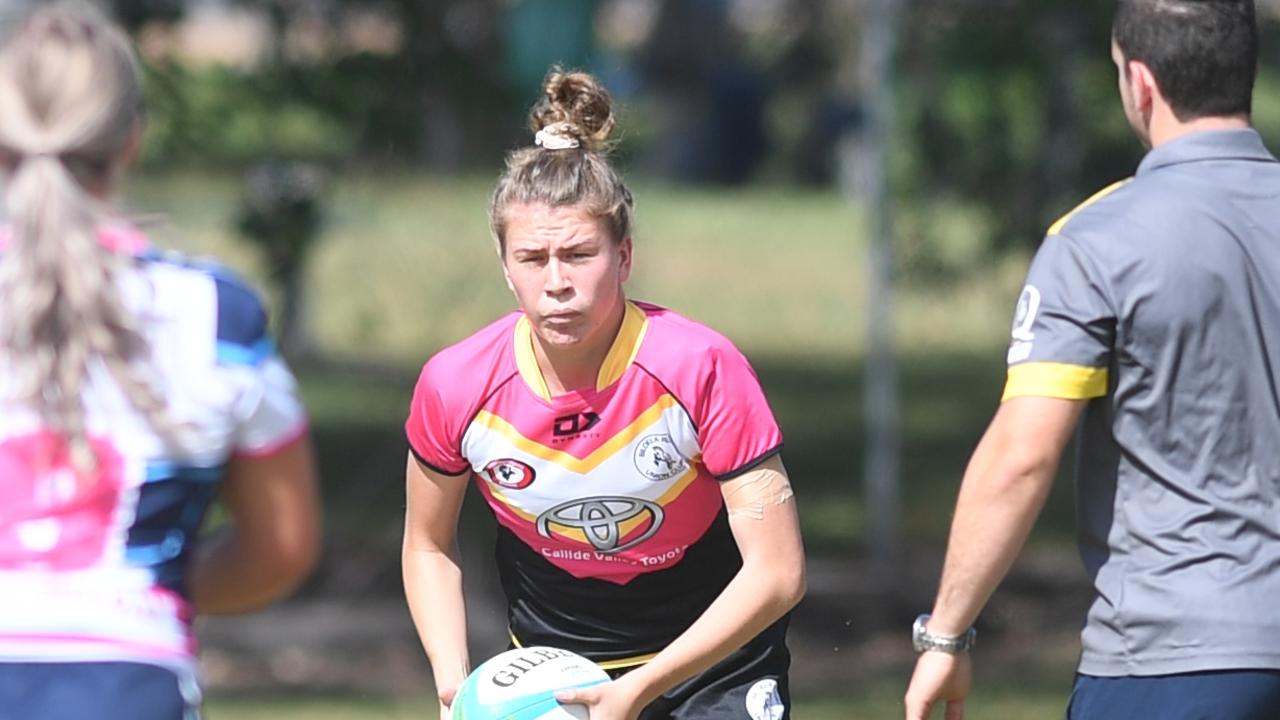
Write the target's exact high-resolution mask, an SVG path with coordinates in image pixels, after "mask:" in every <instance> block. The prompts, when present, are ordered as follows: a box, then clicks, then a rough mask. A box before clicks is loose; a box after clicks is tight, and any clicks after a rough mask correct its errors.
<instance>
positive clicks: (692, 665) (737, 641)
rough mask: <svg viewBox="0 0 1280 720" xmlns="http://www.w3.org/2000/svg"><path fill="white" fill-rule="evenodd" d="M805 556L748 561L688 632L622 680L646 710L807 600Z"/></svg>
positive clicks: (745, 561)
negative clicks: (666, 693)
mask: <svg viewBox="0 0 1280 720" xmlns="http://www.w3.org/2000/svg"><path fill="white" fill-rule="evenodd" d="M804 589H805V577H804V557H803V554H799V555H798V556H796V557H793V558H787V559H782V560H776V559H775V560H772V561H771V560H769V559H765V558H760V559H757V560H755V561H752V560H751V559H746V560H744V564H743V566H742V569H741V570H739V571H738V573H737V575H735V576H734V578H733V580H731V581H730V582H729V584H728V585H726V586H725V589H724V590H723V591H722V592H721V593H720V595H719V596H718V597H717V598H716V599H715V601H714V602H712V603H711V605H710V606H708V607H707V609H706V610H705V611H704V612H703V613H702V615H701V616H699V618H698V619H697V620H696V621H695V622H694V623H693V625H691V626H689V628H688V629H687V630H686V631H685V632H684V633H682V634H681V635H680V636H679V637H677V638H676V639H675V640H674V641H672V643H671V644H670V645H668V646H667V647H666V648H664V649H663V650H662V652H660V653H658V655H657V656H655V657H654V658H653V660H651V661H649V662H648V663H647V664H645V665H644V666H642V667H640V668H638V669H636V670H634V671H632V672H630V673H628V674H627V675H625V676H623V677H622V678H621V679H620V680H619V682H623V683H628V684H631V685H632V687H633V691H634V693H635V695H636V696H637V697H639V698H640V705H641V706H642V707H643V706H644V705H647V704H648V703H650V702H652V701H653V700H654V699H655V698H657V697H658V696H659V695H661V694H662V693H663V692H666V691H667V690H669V689H670V688H671V687H673V686H675V685H676V684H678V683H680V682H682V681H684V680H687V679H688V678H690V677H693V676H694V675H696V674H697V673H699V672H702V671H703V670H706V669H707V668H709V667H711V666H712V665H714V664H715V663H717V662H719V661H720V660H722V659H723V658H725V657H726V656H728V655H729V654H730V653H732V652H733V651H734V650H737V649H738V648H740V647H742V646H743V645H745V644H746V643H747V642H748V641H750V640H751V639H752V638H754V637H755V636H756V635H759V634H760V633H761V632H762V631H763V630H764V629H765V628H767V627H769V626H770V625H772V624H773V623H774V622H775V621H777V620H778V619H779V618H781V617H782V616H783V615H785V614H786V613H787V611H789V610H791V608H793V607H795V605H796V603H798V602H799V601H800V598H802V597H803V596H804Z"/></svg>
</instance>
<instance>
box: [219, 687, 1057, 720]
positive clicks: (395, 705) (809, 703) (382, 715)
mask: <svg viewBox="0 0 1280 720" xmlns="http://www.w3.org/2000/svg"><path fill="white" fill-rule="evenodd" d="M1066 696H1067V689H1066V688H1063V687H1038V686H1033V687H1026V686H1011V687H1008V688H1002V689H999V690H997V691H995V692H991V693H984V694H981V695H979V696H978V697H975V698H974V699H973V700H972V701H970V702H969V703H967V704H966V708H965V710H966V717H969V718H974V720H1040V719H1048V718H1055V717H1061V716H1062V715H1063V710H1064V708H1065V706H1066ZM901 705H902V703H901V692H900V688H898V687H897V686H896V685H890V684H888V683H885V684H882V685H879V686H876V687H873V688H870V689H868V690H867V691H865V692H863V693H858V694H851V695H843V696H841V695H828V696H823V697H817V698H807V699H803V700H797V701H796V704H795V707H794V708H793V709H792V717H794V718H796V719H797V720H889V719H892V718H901V717H902V707H901ZM936 714H937V715H938V717H941V711H940V710H939V711H938V712H937V713H936ZM436 717H437V713H436V706H435V704H434V701H433V700H432V699H431V698H412V699H388V698H361V697H352V696H343V695H338V696H329V697H273V698H269V699H254V698H250V699H234V700H233V699H219V698H214V699H212V700H211V701H210V702H208V703H207V704H206V720H432V719H433V718H436Z"/></svg>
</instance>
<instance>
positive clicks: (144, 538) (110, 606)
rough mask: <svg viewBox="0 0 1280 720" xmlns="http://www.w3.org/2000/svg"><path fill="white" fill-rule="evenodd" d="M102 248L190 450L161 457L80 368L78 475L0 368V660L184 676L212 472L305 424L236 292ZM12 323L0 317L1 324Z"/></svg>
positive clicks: (98, 376)
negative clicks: (193, 572)
mask: <svg viewBox="0 0 1280 720" xmlns="http://www.w3.org/2000/svg"><path fill="white" fill-rule="evenodd" d="M102 241H103V244H104V245H105V246H107V247H109V248H110V249H112V250H113V251H115V252H122V253H125V254H128V255H130V256H132V257H133V258H134V260H135V271H134V272H130V273H128V274H127V275H126V276H125V277H124V278H123V279H122V280H121V289H122V292H123V293H124V295H125V298H126V301H127V302H128V303H129V305H130V306H131V307H133V308H134V309H135V311H136V312H138V313H139V314H140V316H141V317H142V318H143V321H144V332H145V335H146V337H147V341H148V344H149V348H150V363H151V368H152V370H153V375H152V378H151V379H152V381H153V383H154V384H155V386H156V387H157V388H158V389H160V390H161V392H162V393H163V394H164V397H165V399H166V400H167V401H168V408H169V410H168V411H169V413H170V415H171V417H172V418H173V419H174V420H176V421H177V422H178V423H180V424H182V425H183V426H184V427H185V428H186V430H185V432H186V438H187V439H186V446H185V447H184V448H183V449H182V450H181V451H178V450H176V449H174V448H172V447H169V446H167V444H166V443H165V442H164V441H163V440H162V439H161V438H160V437H158V436H157V435H156V433H155V432H154V431H153V430H152V429H151V428H150V427H149V426H148V424H147V422H146V421H145V420H144V419H143V417H142V416H140V415H139V413H137V412H136V411H135V410H134V409H133V407H132V406H131V404H130V403H129V402H128V401H127V400H126V398H125V397H124V396H123V395H122V393H121V392H120V390H119V388H118V387H117V386H116V384H115V383H114V381H112V380H111V378H110V376H109V375H108V373H107V372H106V371H105V369H104V368H103V367H101V366H100V365H97V364H91V366H90V373H89V382H88V386H87V389H86V391H85V393H84V404H85V409H86V420H87V426H88V432H89V436H90V439H91V445H92V446H93V448H94V450H95V451H96V456H97V463H98V465H97V468H96V470H95V471H94V472H93V473H92V474H91V475H89V476H86V475H83V474H79V473H77V472H76V471H75V470H74V469H73V468H72V467H71V465H70V463H69V462H68V459H67V455H66V451H65V446H64V443H63V442H62V441H61V439H60V438H59V437H58V436H56V435H54V434H53V433H51V432H49V431H48V430H47V429H46V428H44V427H42V426H41V423H40V421H39V418H38V417H37V416H36V414H35V413H34V412H32V411H31V410H30V409H29V408H27V407H24V406H23V405H22V404H21V403H18V402H17V401H15V400H12V399H11V398H13V397H14V392H13V391H14V378H13V377H12V374H11V373H10V372H9V371H8V370H7V368H5V367H4V366H3V365H0V405H2V406H3V410H0V662H5V661H10V662H12V661H39V660H56V661H138V662H150V663H154V664H162V665H168V666H175V667H184V666H185V667H189V666H191V665H192V664H193V663H194V653H195V640H194V638H193V636H192V633H191V617H192V611H191V607H190V604H189V603H188V601H187V599H186V597H185V592H186V588H185V572H186V567H187V563H188V560H189V558H190V556H191V550H192V547H193V542H192V541H193V540H194V539H195V537H196V533H197V531H198V529H199V527H200V523H201V520H202V519H203V517H204V514H205V510H206V509H207V508H208V506H209V504H210V502H211V501H212V500H213V498H214V497H215V495H216V493H217V488H218V484H219V480H220V479H221V477H222V473H223V469H224V467H225V465H226V463H227V461H228V459H229V458H230V457H231V456H232V455H234V454H241V453H242V454H250V455H266V454H270V453H273V452H276V451H277V450H279V449H280V448H282V447H284V446H286V445H288V444H289V443H291V442H293V441H294V440H295V439H297V438H300V437H301V436H302V434H303V433H304V432H305V429H306V417H305V415H304V413H303V410H302V406H301V404H300V403H299V402H298V399H297V397H296V393H295V387H294V381H293V377H292V375H291V374H290V373H289V371H288V369H287V368H286V367H285V366H284V364H283V363H282V362H281V360H280V359H279V357H277V355H276V353H275V352H274V350H273V349H272V344H271V341H270V339H269V338H268V335H267V326H266V316H265V314H264V312H263V309H262V305H261V304H260V303H259V301H258V299H257V297H256V296H255V295H254V294H253V293H252V292H251V291H250V290H248V289H247V288H246V287H245V286H244V285H243V284H242V283H241V282H239V281H238V280H236V279H235V278H232V277H230V276H229V275H228V274H226V273H225V272H223V271H221V270H219V269H217V268H214V267H210V266H197V265H193V264H189V263H186V262H185V261H180V260H178V259H176V258H170V257H163V256H160V255H159V254H156V253H153V252H152V251H150V250H147V249H146V242H145V239H143V237H142V236H141V235H139V234H138V233H137V232H136V231H133V230H131V229H129V228H124V227H112V228H111V229H109V230H108V231H106V232H104V233H103V235H102ZM0 243H2V238H0ZM10 312H12V308H10V307H4V306H0V322H4V318H5V316H6V315H7V314H8V313H10Z"/></svg>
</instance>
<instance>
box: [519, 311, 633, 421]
mask: <svg viewBox="0 0 1280 720" xmlns="http://www.w3.org/2000/svg"><path fill="white" fill-rule="evenodd" d="M648 329H649V316H648V315H646V314H645V312H644V311H643V310H641V309H640V308H639V307H638V306H637V305H636V304H635V303H633V302H631V301H629V300H628V301H627V304H626V308H625V309H624V311H623V314H622V327H621V328H619V329H618V336H617V337H616V338H614V340H613V345H611V346H610V347H609V352H608V354H606V355H605V357H604V362H603V363H601V364H600V371H599V372H598V373H597V374H596V391H597V392H599V391H601V390H604V389H605V388H607V387H609V386H610V385H612V384H614V383H616V382H617V381H618V380H620V379H621V378H622V375H623V373H625V372H626V371H627V368H629V367H631V363H632V362H634V361H635V359H636V354H637V353H639V352H640V343H641V342H643V341H644V336H645V332H646V331H647V330H648ZM515 353H516V368H517V369H518V370H519V371H520V377H521V378H523V379H524V382H525V384H526V385H528V386H529V389H530V390H533V392H534V393H535V394H537V396H538V397H540V398H542V399H543V400H550V399H551V391H550V390H549V389H548V388H547V379H546V378H545V377H544V376H543V375H542V368H540V367H538V358H537V356H536V355H534V352H533V326H532V325H531V324H530V323H529V318H527V317H525V316H521V317H520V319H519V320H517V321H516V327H515Z"/></svg>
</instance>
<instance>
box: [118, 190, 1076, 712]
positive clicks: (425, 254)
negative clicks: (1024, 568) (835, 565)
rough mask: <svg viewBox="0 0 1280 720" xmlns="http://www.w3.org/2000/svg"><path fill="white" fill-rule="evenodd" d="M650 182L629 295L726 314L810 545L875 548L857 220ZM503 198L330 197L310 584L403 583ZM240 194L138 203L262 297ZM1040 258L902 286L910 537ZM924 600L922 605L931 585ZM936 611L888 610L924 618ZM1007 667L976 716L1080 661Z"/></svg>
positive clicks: (840, 552) (1061, 534) (173, 236)
mask: <svg viewBox="0 0 1280 720" xmlns="http://www.w3.org/2000/svg"><path fill="white" fill-rule="evenodd" d="M635 190H636V196H637V214H638V221H637V226H638V229H637V235H636V253H637V257H636V263H637V267H636V272H635V274H634V275H633V280H632V282H631V283H630V286H629V293H630V295H631V296H632V297H636V298H640V299H645V300H650V301H653V302H657V303H660V304H663V305H667V306H669V307H672V308H674V309H677V310H679V311H681V312H683V313H685V314H687V315H690V316H692V317H694V318H697V319H699V320H702V321H704V322H707V323H708V324H710V325H712V326H713V327H715V328H717V329H719V330H720V331H722V332H724V333H725V334H726V335H728V336H729V337H730V338H732V339H733V340H734V341H735V342H736V343H737V344H738V345H739V346H740V347H741V348H742V349H743V350H744V351H745V352H746V353H747V355H748V356H749V357H750V358H751V360H752V362H753V364H754V365H755V367H756V368H757V370H758V372H759V374H760V377H761V380H762V383H763V385H764V387H765V389H766V392H767V394H768V396H769V398H770V402H771V404H772V405H773V406H774V408H775V411H776V413H777V415H778V418H779V420H780V422H781V424H782V427H783V430H784V433H785V434H786V443H787V448H786V451H785V453H784V455H785V458H786V462H787V465H788V468H789V469H790V471H791V474H792V477H793V480H794V482H795V485H796V490H797V497H798V499H799V502H800V510H801V517H802V522H803V526H804V532H805V539H806V545H807V547H808V548H809V550H810V552H811V553H813V554H819V555H823V556H827V557H835V558H842V557H852V556H857V555H859V554H861V553H863V552H864V548H863V546H862V542H861V537H862V531H863V528H864V526H865V518H866V509H865V505H864V503H863V497H862V491H861V487H860V482H861V476H862V458H863V455H864V441H863V436H864V422H863V419H862V398H863V394H864V393H863V381H862V372H863V356H864V352H865V343H864V339H863V338H864V331H865V326H866V319H867V316H868V311H869V308H870V307H871V305H872V303H876V302H883V301H885V300H886V299H884V298H869V297H867V296H866V290H865V288H866V278H865V273H864V265H865V263H864V256H865V252H866V247H865V241H864V239H863V229H864V228H863V224H862V218H861V217H860V215H859V213H857V212H856V211H854V210H853V209H851V208H850V207H849V206H848V204H847V203H846V202H845V201H844V200H842V199H841V198H840V197H838V196H837V195H835V194H830V193H820V194H806V193H800V192H796V191H793V190H785V189H770V188H761V189H752V190H743V191H727V192H724V191H721V192H713V191H706V190H690V189H672V188H665V187H660V186H644V185H641V186H639V187H637V188H635ZM487 191H488V187H487V182H480V181H466V180H464V181H449V182H444V181H439V180H433V179H425V178H421V177H391V178H387V177H377V178H375V177H369V176H354V177H344V178H341V179H340V180H339V181H337V182H335V184H334V185H333V187H332V188H331V194H330V211H329V221H328V226H327V231H326V236H325V238H324V240H323V242H322V244H321V245H320V246H319V248H318V250H317V252H316V255H315V257H314V258H313V262H312V264H311V267H310V273H309V279H310V287H309V293H310V294H309V300H310V302H309V306H308V307H309V326H310V328H311V330H312V332H313V333H314V335H315V337H316V338H317V339H318V340H319V342H320V344H321V347H322V348H323V350H324V352H325V355H326V357H327V360H326V361H325V362H320V363H312V364H308V365H306V366H304V367H300V368H298V371H299V377H300V380H301V382H302V389H303V393H304V396H305V398H306V400H307V403H308V406H309V409H310V411H311V413H312V415H313V425H314V431H315V438H316V443H317V448H318V451H319V454H320V460H321V468H322V475H323V484H324V489H325V497H326V521H327V540H326V546H327V548H328V549H329V553H328V557H327V559H326V572H324V573H322V575H321V577H320V578H319V579H317V580H316V581H314V582H313V583H312V585H311V587H310V588H309V590H308V592H312V593H343V594H348V595H353V596H360V595H361V594H371V593H382V594H396V593H398V591H399V585H398V584H399V570H398V564H397V559H398V544H399V537H400V522H401V520H400V516H401V513H402V509H403V494H402V487H401V483H402V470H403V462H404V451H405V447H404V441H403V439H402V434H401V430H400V427H401V422H402V418H403V414H404V410H405V407H406V404H407V402H408V399H409V393H410V392H411V388H412V383H413V381H414V378H415V375H416V371H417V368H418V367H419V366H420V365H421V363H422V362H423V361H424V360H425V359H426V358H427V357H428V356H429V355H430V354H431V353H433V352H434V351H436V350H437V349H439V348H441V347H443V346H445V345H447V344H449V343H451V342H454V341H456V340H458V339H461V338H462V337H465V336H466V335H467V334H469V333H470V332H471V331H473V330H475V329H477V328H479V327H480V326H482V325H483V324H485V323H487V322H489V321H490V320H492V319H493V318H495V317H497V316H498V315H499V314H501V313H504V312H507V311H509V310H510V309H512V307H513V302H512V300H511V298H510V295H509V294H508V292H507V290H506V288H505V285H504V284H503V282H502V279H501V275H500V272H499V268H498V264H497V259H496V257H495V255H494V251H493V248H492V244H491V241H490V240H489V237H488V233H487V224H486V219H485V208H486V204H487V201H486V193H487ZM237 193H238V180H237V179H236V178H231V177H224V178H209V177H205V176H196V175H181V174H178V175H166V176H163V177H142V178H139V179H138V180H137V181H136V182H135V183H134V185H133V186H132V188H131V190H130V192H129V195H128V197H129V201H130V204H131V206H132V207H133V208H135V209H136V210H138V211H140V212H143V213H149V212H160V213H163V214H164V215H166V216H168V218H169V220H168V221H165V222H161V223H159V224H153V225H152V228H153V234H154V235H155V236H156V237H157V238H158V242H160V243H161V244H163V245H167V246H170V247H174V248H178V249H181V250H183V251H185V252H188V253H191V254H196V255H200V254H207V253H212V254H216V255H217V256H219V257H220V258H222V259H224V260H225V261H226V262H227V263H228V264H230V265H232V266H233V267H235V268H237V269H239V270H240V271H241V272H243V273H244V274H246V275H247V276H248V277H249V278H250V279H251V280H253V281H255V282H257V283H258V284H259V286H260V287H265V285H264V284H263V277H262V274H261V271H260V269H259V267H258V264H257V262H256V259H255V258H254V256H253V254H252V252H251V250H250V249H249V248H248V247H247V246H245V245H244V244H242V243H240V242H239V241H238V240H237V239H236V238H235V237H234V235H233V234H232V231H231V230H230V228H231V227H232V224H233V219H234V215H235V206H236V202H237ZM930 222H932V223H935V224H938V223H941V224H946V223H947V222H948V218H931V219H930ZM916 224H917V225H918V223H916ZM912 225H913V224H911V223H907V224H906V227H911V226H912ZM960 225H962V223H958V225H957V226H958V227H959V226H960ZM958 232H959V233H960V235H961V237H958V238H957V240H956V243H957V248H959V249H957V250H956V252H957V253H962V252H969V251H967V250H964V248H966V247H969V246H970V245H972V238H965V237H962V236H963V232H962V228H961V231H958ZM966 243H967V244H966ZM1026 261H1027V258H1026V256H1025V255H1017V254H1015V255H1011V256H1009V257H1004V258H998V259H986V258H981V257H978V258H974V259H973V262H971V263H970V264H971V265H972V267H973V271H972V272H970V273H967V274H965V275H963V276H961V277H956V278H949V279H945V280H943V279H938V278H931V277H926V276H924V275H923V274H921V273H916V272H914V271H913V268H910V267H907V268H904V270H905V272H904V273H903V276H902V278H901V281H900V282H899V284H898V287H897V288H896V290H895V295H894V297H893V298H892V307H893V310H894V327H895V341H896V345H897V350H898V355H899V357H900V358H901V368H900V391H901V399H902V412H901V416H902V425H903V427H902V483H903V489H902V492H903V508H904V512H903V534H904V538H905V542H907V543H908V544H910V545H912V546H913V547H925V548H933V549H934V550H935V551H936V549H937V548H938V547H940V545H941V543H942V542H943V540H944V537H945V532H946V518H947V517H949V512H950V506H951V503H952V501H953V498H954V494H955V487H956V483H957V481H958V478H959V475H960V472H961V471H962V469H963V464H964V461H965V459H966V457H967V454H968V452H969V450H970V449H971V448H972V446H973V444H974V442H976V440H977V438H978V435H979V434H980V433H981V431H982V429H983V427H984V426H985V423H986V421H987V420H988V419H989V417H990V414H991V412H992V410H993V409H994V407H995V404H996V400H997V398H998V394H999V389H1000V384H1001V382H1002V378H1003V363H1002V360H1003V352H1004V342H1005V337H1006V336H1007V331H1008V324H1009V317H1010V314H1011V308H1012V304H1013V301H1014V299H1015V297H1016V294H1017V289H1018V286H1019V285H1020V283H1021V277H1022V273H1023V272H1024V270H1025V265H1026ZM1059 485H1060V486H1059V488H1058V490H1057V491H1056V492H1055V494H1054V496H1053V497H1052V498H1051V501H1050V506H1049V509H1048V511H1047V513H1046V516H1045V518H1044V520H1043V521H1042V523H1041V525H1040V527H1039V528H1038V530H1037V532H1036V538H1035V542H1037V543H1045V544H1050V545H1055V546H1056V545H1060V544H1062V543H1063V541H1064V540H1065V539H1066V537H1067V534H1068V532H1069V529H1070V525H1071V504H1070V498H1069V496H1068V492H1067V490H1068V488H1067V484H1066V483H1060V484H1059ZM464 512H470V514H469V515H465V516H464V524H465V523H467V522H474V521H476V518H477V516H478V515H479V514H482V511H480V510H479V509H478V508H477V507H476V504H475V503H474V502H473V503H469V508H467V509H464ZM933 572H936V569H935V568H925V569H924V572H922V573H920V574H921V576H929V575H930V574H931V573H933ZM353 578H355V579H354V580H353ZM914 592H915V593H916V594H917V595H918V596H919V597H925V596H926V595H927V594H928V593H929V592H930V590H929V588H928V587H921V588H918V589H917V590H915V591H914ZM913 602H915V601H913ZM920 602H923V601H920ZM920 609H921V608H919V607H914V606H913V607H911V608H891V609H889V610H886V612H885V613H883V614H885V615H887V616H888V617H891V618H898V617H899V616H901V617H909V616H910V615H909V613H912V612H915V611H918V610H920ZM837 620H838V619H833V622H835V621H837ZM1064 620H1065V621H1066V622H1074V620H1075V618H1065V619H1064ZM895 622H896V620H895ZM906 622H908V623H909V620H907V621H906ZM903 627H906V625H905V624H903ZM904 642H905V641H904ZM1067 654H1068V655H1069V654H1070V653H1069V652H1068V653H1067ZM994 667H996V668H1000V670H998V671H996V672H993V674H992V675H991V676H990V677H987V678H985V681H984V679H983V678H982V677H981V676H980V678H979V685H978V692H977V694H976V695H975V698H974V702H973V705H972V707H971V708H970V714H969V717H972V718H979V719H983V720H1003V719H1006V718H1007V719H1009V720H1013V719H1014V718H1016V719H1017V720H1026V719H1028V718H1049V717H1058V716H1060V715H1061V708H1062V704H1063V702H1064V700H1065V697H1066V692H1067V689H1066V686H1065V684H1066V683H1067V682H1068V679H1069V677H1070V669H1069V666H1067V665H1063V666H1061V667H1059V666H1057V665H1053V666H1052V667H1050V668H1049V669H1048V670H1045V671H1044V672H1041V671H1039V670H1035V671H1032V672H1030V673H1029V674H1028V673H1018V672H1016V670H1017V668H1016V663H1014V664H1012V665H1009V664H1007V665H999V664H996V665H994ZM1009 669H1012V670H1014V671H1015V672H1005V670H1009ZM903 683H905V675H904V674H903V670H902V668H901V667H894V668H891V669H889V670H885V671H884V672H883V673H882V674H871V675H867V676H863V677H858V678H857V681H856V684H853V685H851V684H849V683H841V684H840V685H839V686H838V687H834V688H832V689H831V690H830V691H823V692H819V693H816V694H815V693H806V694H804V695H799V694H798V695H797V707H796V713H795V716H796V717H797V718H800V719H801V720H827V719H828V718H830V719H832V720H834V719H835V718H891V717H896V716H898V713H899V710H898V702H899V696H900V694H901V691H902V684H903ZM850 688H853V689H850ZM211 695H212V700H211V701H210V703H209V711H208V716H209V717H210V718H212V719H213V720H224V719H227V720H255V719H256V718H268V717H270V718H273V720H289V719H291V718H299V719H301V718H307V719H308V720H326V719H327V718H349V719H351V720H365V719H366V718H409V717H413V718H430V717H433V716H434V706H433V705H432V703H431V702H429V701H427V700H425V699H423V698H419V697H410V698H408V699H403V698H394V697H382V696H359V695H333V696H324V697H321V698H314V697H312V698H307V697H300V696H293V695H289V694H287V693H286V694H279V693H269V694H267V695H264V696H258V695H254V696H250V697H235V698H233V697H227V696H219V695H218V693H217V688H214V692H213V693H212V694H211Z"/></svg>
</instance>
